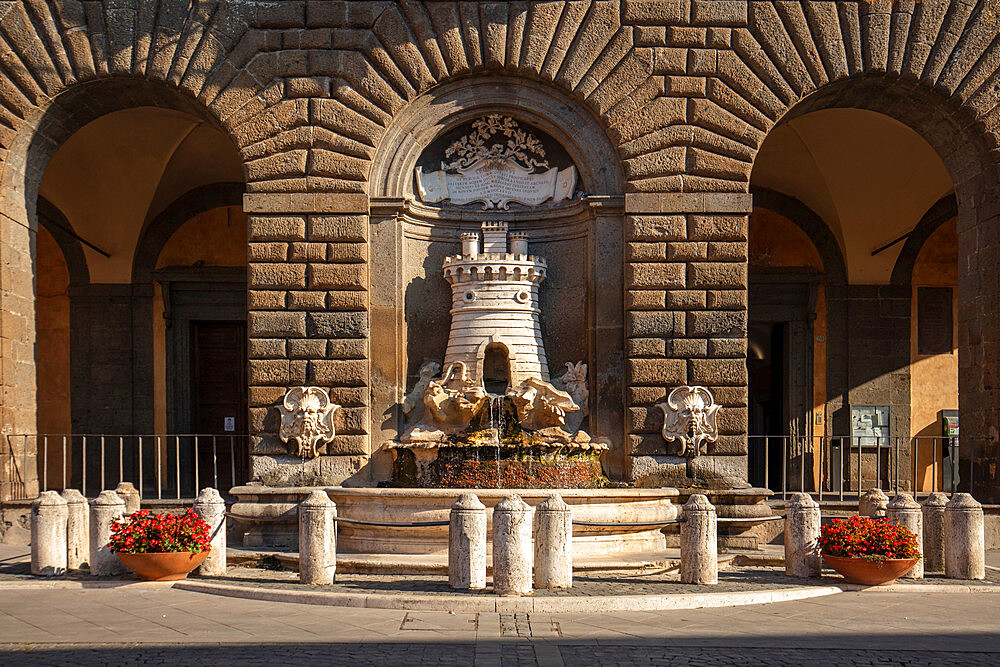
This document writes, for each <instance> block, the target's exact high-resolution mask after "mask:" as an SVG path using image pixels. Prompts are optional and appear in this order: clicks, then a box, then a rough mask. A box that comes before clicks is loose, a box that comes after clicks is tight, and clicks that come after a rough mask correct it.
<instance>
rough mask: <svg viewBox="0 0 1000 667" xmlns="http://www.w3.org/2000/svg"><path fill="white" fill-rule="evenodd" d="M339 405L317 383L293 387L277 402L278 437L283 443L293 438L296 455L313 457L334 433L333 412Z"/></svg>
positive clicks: (323, 448)
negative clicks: (279, 421) (278, 416)
mask: <svg viewBox="0 0 1000 667" xmlns="http://www.w3.org/2000/svg"><path fill="white" fill-rule="evenodd" d="M339 409H340V406H339V405H336V404H335V403H333V402H331V401H330V396H329V394H327V393H326V390H324V389H322V388H320V387H292V388H291V389H289V390H288V391H287V392H286V393H285V398H284V400H283V401H282V402H281V405H279V406H278V411H279V412H280V413H281V428H280V430H279V431H278V437H279V438H281V441H282V442H284V443H289V442H291V441H294V442H295V443H296V444H297V445H298V449H297V451H295V454H296V455H297V456H301V457H305V458H315V457H316V456H319V455H320V454H325V453H326V446H327V445H328V444H330V443H331V442H333V438H334V436H335V435H336V429H335V428H334V426H333V415H334V414H336V412H337V410H339Z"/></svg>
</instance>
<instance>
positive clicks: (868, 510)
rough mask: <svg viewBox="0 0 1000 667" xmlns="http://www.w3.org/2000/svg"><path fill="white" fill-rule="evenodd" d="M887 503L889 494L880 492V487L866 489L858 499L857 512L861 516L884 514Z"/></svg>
mask: <svg viewBox="0 0 1000 667" xmlns="http://www.w3.org/2000/svg"><path fill="white" fill-rule="evenodd" d="M888 504H889V496H887V495H885V493H883V492H882V489H868V490H867V491H865V492H864V493H862V494H861V499H860V500H858V514H860V515H861V516H885V508H886V505H888Z"/></svg>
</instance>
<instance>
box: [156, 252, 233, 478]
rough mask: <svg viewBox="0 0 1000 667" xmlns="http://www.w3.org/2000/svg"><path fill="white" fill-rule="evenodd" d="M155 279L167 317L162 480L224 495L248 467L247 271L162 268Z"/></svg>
mask: <svg viewBox="0 0 1000 667" xmlns="http://www.w3.org/2000/svg"><path fill="white" fill-rule="evenodd" d="M155 277H156V280H157V282H159V283H160V284H161V285H162V287H163V303H164V317H165V318H166V320H167V332H166V333H167V339H166V356H167V369H166V370H167V432H168V433H169V434H170V435H169V436H167V440H168V441H170V442H169V443H168V445H167V450H166V455H165V460H164V463H165V464H166V466H167V471H171V473H170V474H169V475H167V474H165V475H164V482H165V485H166V486H167V487H168V488H171V489H174V488H175V487H176V484H174V483H173V480H174V479H175V478H178V479H180V480H181V487H182V488H181V489H180V491H177V492H178V493H183V494H184V495H188V494H192V493H197V491H200V490H201V489H202V488H204V487H206V486H214V487H215V488H217V489H218V490H219V491H220V492H222V493H225V492H226V491H228V490H229V488H230V487H232V486H234V485H239V484H243V483H245V482H246V480H247V478H248V473H249V467H250V458H249V438H248V436H247V426H248V424H247V418H248V407H247V402H248V396H247V394H248V390H247V375H246V373H247V371H246V367H247V356H246V345H247V342H246V319H247V308H246V293H247V287H246V285H247V283H246V269H244V268H242V267H167V268H164V269H159V270H157V271H156V273H155ZM227 418H229V419H228V420H227ZM175 434H176V435H175ZM194 434H198V437H193V436H194ZM178 457H179V462H180V465H179V466H178V465H177V461H178ZM195 461H197V462H198V465H194V462H195ZM178 470H179V472H178Z"/></svg>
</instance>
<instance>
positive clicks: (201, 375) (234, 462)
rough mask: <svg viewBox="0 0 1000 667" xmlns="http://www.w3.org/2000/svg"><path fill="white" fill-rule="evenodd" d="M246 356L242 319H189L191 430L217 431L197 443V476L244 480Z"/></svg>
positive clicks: (209, 478)
mask: <svg viewBox="0 0 1000 667" xmlns="http://www.w3.org/2000/svg"><path fill="white" fill-rule="evenodd" d="M246 358H247V357H246V324H245V323H244V322H227V321H223V322H218V321H199V320H195V321H192V322H191V422H192V427H193V430H194V432H195V433H198V434H210V435H213V436H215V437H213V438H212V439H211V442H208V441H207V439H206V442H205V443H204V444H202V443H199V445H200V446H199V447H198V467H199V477H200V478H201V479H204V480H211V479H215V478H216V476H217V477H218V479H219V480H220V481H222V480H225V481H229V480H230V478H232V477H235V479H233V480H232V483H233V484H242V483H244V482H245V481H246V478H247V472H248V471H247V469H246V468H247V462H248V460H249V455H248V452H247V451H246V448H247V439H246V433H247V423H246V419H247V378H246ZM220 467H221V468H223V470H222V472H221V473H220V470H219V468H220Z"/></svg>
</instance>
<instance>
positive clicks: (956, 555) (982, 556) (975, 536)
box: [944, 493, 986, 579]
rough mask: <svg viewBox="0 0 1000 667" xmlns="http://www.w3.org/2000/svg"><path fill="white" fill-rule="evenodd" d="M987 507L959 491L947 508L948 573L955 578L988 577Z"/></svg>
mask: <svg viewBox="0 0 1000 667" xmlns="http://www.w3.org/2000/svg"><path fill="white" fill-rule="evenodd" d="M984 530H985V529H984V524H983V506H982V505H980V504H979V503H978V502H976V499H975V498H973V497H972V496H971V495H969V494H968V493H956V494H955V495H953V496H952V498H951V502H949V503H948V504H947V505H945V507H944V574H945V576H946V577H950V578H951V579H984V578H985V577H986V550H985V546H986V535H985V532H984Z"/></svg>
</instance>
